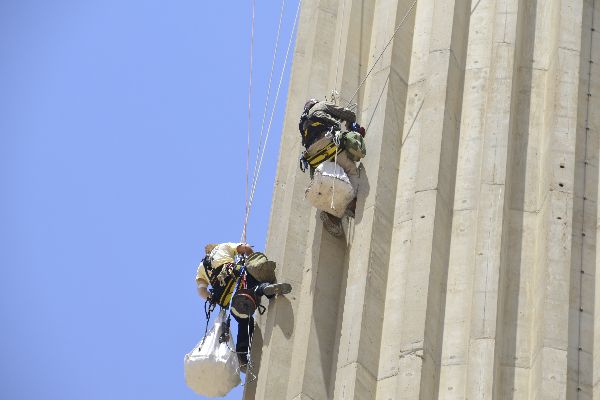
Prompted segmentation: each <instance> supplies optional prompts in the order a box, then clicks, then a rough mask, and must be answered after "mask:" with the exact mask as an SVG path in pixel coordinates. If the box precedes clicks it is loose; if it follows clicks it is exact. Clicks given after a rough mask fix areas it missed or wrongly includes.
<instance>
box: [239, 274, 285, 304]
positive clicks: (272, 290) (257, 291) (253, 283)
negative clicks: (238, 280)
mask: <svg viewBox="0 0 600 400" xmlns="http://www.w3.org/2000/svg"><path fill="white" fill-rule="evenodd" d="M246 282H247V283H248V289H251V290H254V295H255V296H256V299H257V300H258V304H260V298H261V297H262V296H266V297H267V298H268V299H272V298H273V297H275V296H276V295H278V294H288V293H289V292H291V291H292V285H290V284H289V283H269V282H263V283H261V282H259V281H258V280H256V279H254V277H253V276H252V275H250V274H246Z"/></svg>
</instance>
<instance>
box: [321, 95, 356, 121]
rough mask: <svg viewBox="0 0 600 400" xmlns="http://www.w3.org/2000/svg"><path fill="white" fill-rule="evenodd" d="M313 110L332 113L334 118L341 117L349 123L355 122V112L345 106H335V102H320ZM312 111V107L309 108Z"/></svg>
mask: <svg viewBox="0 0 600 400" xmlns="http://www.w3.org/2000/svg"><path fill="white" fill-rule="evenodd" d="M314 108H315V111H317V110H321V111H325V112H326V113H328V114H330V115H332V116H333V117H335V118H338V119H341V120H343V121H346V122H348V123H349V124H351V123H353V122H356V114H355V113H354V111H352V110H349V109H347V108H346V107H340V106H336V105H335V104H332V103H328V102H324V101H323V102H321V103H319V104H317V106H315V107H314ZM311 111H312V108H311Z"/></svg>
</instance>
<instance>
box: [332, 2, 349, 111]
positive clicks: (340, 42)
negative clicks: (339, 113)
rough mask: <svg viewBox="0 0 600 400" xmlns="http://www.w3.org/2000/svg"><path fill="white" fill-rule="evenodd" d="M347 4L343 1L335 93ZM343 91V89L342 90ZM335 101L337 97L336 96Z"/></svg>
mask: <svg viewBox="0 0 600 400" xmlns="http://www.w3.org/2000/svg"><path fill="white" fill-rule="evenodd" d="M346 2H347V0H342V23H341V24H340V40H339V41H338V53H337V61H336V65H335V84H334V85H333V90H334V92H335V91H336V90H337V89H338V85H337V84H338V72H339V68H340V52H341V50H342V35H343V34H344V16H345V15H346ZM340 91H341V88H340ZM334 101H335V95H334Z"/></svg>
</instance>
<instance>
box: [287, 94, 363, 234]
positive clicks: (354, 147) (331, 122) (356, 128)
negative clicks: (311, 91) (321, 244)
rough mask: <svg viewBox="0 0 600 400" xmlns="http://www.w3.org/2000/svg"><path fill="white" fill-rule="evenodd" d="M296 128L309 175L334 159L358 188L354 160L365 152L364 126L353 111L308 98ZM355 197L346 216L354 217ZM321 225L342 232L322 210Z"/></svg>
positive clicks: (357, 159) (338, 225)
mask: <svg viewBox="0 0 600 400" xmlns="http://www.w3.org/2000/svg"><path fill="white" fill-rule="evenodd" d="M298 129H299V130H300V135H301V137H302V146H304V148H305V151H304V153H302V158H301V163H303V164H301V165H303V166H304V167H305V166H306V165H307V164H308V167H310V171H311V177H312V174H313V171H314V169H315V168H317V167H318V166H319V164H321V163H322V162H324V161H328V160H331V161H335V162H336V163H337V164H338V165H339V166H340V167H342V169H343V170H344V172H345V173H346V175H348V179H349V180H350V184H351V185H352V187H353V188H354V189H356V188H357V187H358V184H357V180H358V176H359V173H358V168H357V167H356V162H358V161H359V160H360V159H361V158H363V157H364V156H365V155H366V147H365V143H364V136H365V128H363V127H362V126H360V125H359V124H357V123H356V114H355V113H354V111H352V110H350V109H348V108H345V107H340V106H338V105H336V104H334V103H331V102H328V101H319V100H317V99H310V100H307V101H306V103H305V104H304V111H303V112H302V115H301V116H300V121H299V123H298ZM336 153H337V155H336ZM355 209H356V198H355V199H354V200H353V201H351V202H350V204H349V205H348V207H347V209H346V215H348V216H350V217H352V218H353V217H354V213H355ZM320 218H321V220H322V221H323V226H324V227H325V228H326V229H327V231H328V232H329V233H331V234H332V235H334V236H341V235H342V234H343V230H342V222H341V220H340V219H339V218H337V217H336V216H334V215H331V214H329V213H327V212H325V211H321V213H320Z"/></svg>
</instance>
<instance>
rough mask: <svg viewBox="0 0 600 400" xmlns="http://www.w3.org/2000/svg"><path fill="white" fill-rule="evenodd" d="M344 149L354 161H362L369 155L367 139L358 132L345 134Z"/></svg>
mask: <svg viewBox="0 0 600 400" xmlns="http://www.w3.org/2000/svg"><path fill="white" fill-rule="evenodd" d="M344 150H346V151H347V152H348V155H349V156H350V159H351V160H352V161H354V162H357V161H360V160H361V158H363V157H364V156H366V155H367V147H366V146H365V139H364V138H363V137H362V136H361V134H360V133H358V132H354V131H351V132H346V133H345V134H344Z"/></svg>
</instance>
